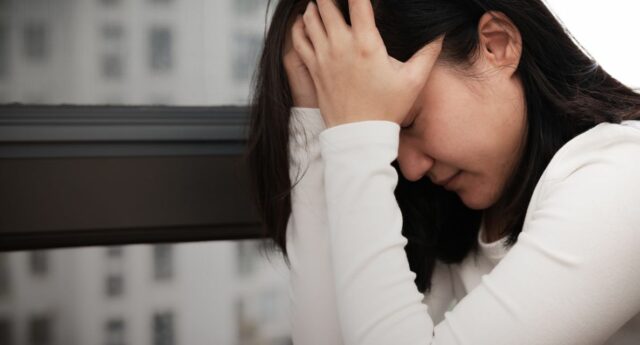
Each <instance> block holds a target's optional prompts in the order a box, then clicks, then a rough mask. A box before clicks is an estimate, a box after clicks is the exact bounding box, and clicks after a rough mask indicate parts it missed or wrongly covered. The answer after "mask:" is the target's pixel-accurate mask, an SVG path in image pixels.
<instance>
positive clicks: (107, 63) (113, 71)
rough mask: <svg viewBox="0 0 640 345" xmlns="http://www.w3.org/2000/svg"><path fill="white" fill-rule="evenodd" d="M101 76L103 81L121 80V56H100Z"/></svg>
mask: <svg viewBox="0 0 640 345" xmlns="http://www.w3.org/2000/svg"><path fill="white" fill-rule="evenodd" d="M101 65H102V76H103V77H104V78H105V79H120V78H122V74H123V68H122V56H120V55H119V54H104V55H102V61H101Z"/></svg>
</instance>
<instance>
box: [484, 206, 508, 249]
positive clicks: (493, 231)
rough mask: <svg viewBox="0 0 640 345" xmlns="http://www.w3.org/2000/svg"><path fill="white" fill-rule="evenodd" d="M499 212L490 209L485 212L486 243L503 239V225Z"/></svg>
mask: <svg viewBox="0 0 640 345" xmlns="http://www.w3.org/2000/svg"><path fill="white" fill-rule="evenodd" d="M498 215H499V210H497V209H495V208H493V207H492V208H488V209H486V210H485V211H484V239H483V240H484V241H485V242H489V243H490V242H494V241H497V240H499V239H500V238H502V236H501V235H502V231H503V226H504V225H503V224H502V222H501V219H500V217H499V216H498Z"/></svg>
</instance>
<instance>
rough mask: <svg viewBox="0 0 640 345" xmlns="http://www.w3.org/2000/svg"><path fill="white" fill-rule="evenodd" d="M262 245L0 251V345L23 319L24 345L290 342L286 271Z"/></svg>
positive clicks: (248, 242)
mask: <svg viewBox="0 0 640 345" xmlns="http://www.w3.org/2000/svg"><path fill="white" fill-rule="evenodd" d="M260 243H261V242H260V241H259V240H242V241H215V242H192V243H179V244H173V243H171V244H164V243H163V244H152V245H127V246H109V247H86V248H72V249H55V250H47V251H17V252H7V253H4V254H2V255H0V279H2V282H1V283H2V284H3V285H5V286H10V287H11V288H6V289H5V290H4V292H2V291H0V344H12V342H11V341H3V340H4V339H14V340H13V341H20V340H17V339H15V337H16V334H17V333H16V332H17V331H18V330H14V329H12V327H18V325H19V324H20V323H24V322H26V325H25V326H20V327H25V328H24V331H20V332H24V333H25V334H24V336H23V337H25V338H24V339H25V340H24V343H25V344H86V343H87V342H91V343H95V344H107V345H121V344H153V345H172V344H217V345H241V344H247V345H248V344H267V345H289V344H291V340H290V333H291V330H290V320H289V303H290V302H289V295H288V269H287V268H286V265H285V263H284V260H283V259H282V258H281V255H280V254H277V253H273V252H271V253H270V254H269V255H267V254H266V253H265V250H264V248H262V247H261V246H260ZM34 263H36V265H35V267H47V269H45V270H46V271H47V272H48V273H47V274H46V275H33V274H32V268H33V267H34V266H33V265H34ZM43 263H44V264H43ZM42 265H44V266H42ZM25 317H26V319H24V321H22V320H23V318H25ZM21 339H22V338H21Z"/></svg>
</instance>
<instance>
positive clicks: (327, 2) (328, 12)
mask: <svg viewBox="0 0 640 345" xmlns="http://www.w3.org/2000/svg"><path fill="white" fill-rule="evenodd" d="M317 5H318V10H319V11H320V16H321V17H322V21H323V22H324V24H325V29H326V30H327V36H328V37H329V39H333V38H335V37H340V35H346V34H348V32H349V25H348V24H347V23H346V22H345V20H344V17H343V16H342V12H340V10H339V9H338V7H337V5H336V4H335V2H334V0H317Z"/></svg>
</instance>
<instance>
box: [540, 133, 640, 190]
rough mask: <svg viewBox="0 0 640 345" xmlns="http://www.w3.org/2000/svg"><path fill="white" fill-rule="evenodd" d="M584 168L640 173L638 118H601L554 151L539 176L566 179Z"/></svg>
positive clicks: (555, 179) (621, 172)
mask: <svg viewBox="0 0 640 345" xmlns="http://www.w3.org/2000/svg"><path fill="white" fill-rule="evenodd" d="M593 165H598V166H600V169H593V168H592V166H593ZM605 167H609V169H607V168H605ZM585 168H587V170H590V171H593V172H594V173H595V172H603V170H605V171H609V172H610V173H616V175H621V176H623V175H628V174H626V173H625V171H626V172H627V173H628V172H632V171H635V172H637V173H640V121H623V122H622V123H619V124H618V123H610V122H602V123H600V124H598V125H596V126H594V127H593V128H591V129H589V130H587V131H585V132H583V133H582V134H580V135H578V136H576V137H575V138H573V139H571V140H570V141H568V142H567V143H566V144H565V145H563V146H562V147H561V148H560V149H559V150H558V152H556V154H555V155H554V156H553V158H552V159H551V161H550V162H549V164H548V166H547V169H546V170H545V172H544V173H543V176H542V177H541V180H542V179H544V180H545V181H557V180H562V179H566V178H569V177H570V176H571V175H572V174H574V173H576V172H577V171H580V170H584V169H585ZM636 176H638V175H636Z"/></svg>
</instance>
